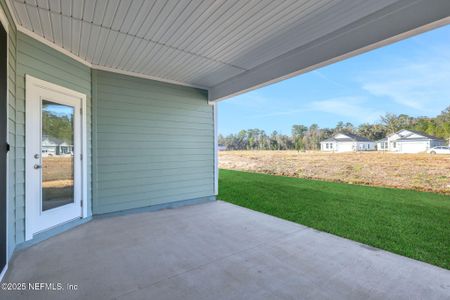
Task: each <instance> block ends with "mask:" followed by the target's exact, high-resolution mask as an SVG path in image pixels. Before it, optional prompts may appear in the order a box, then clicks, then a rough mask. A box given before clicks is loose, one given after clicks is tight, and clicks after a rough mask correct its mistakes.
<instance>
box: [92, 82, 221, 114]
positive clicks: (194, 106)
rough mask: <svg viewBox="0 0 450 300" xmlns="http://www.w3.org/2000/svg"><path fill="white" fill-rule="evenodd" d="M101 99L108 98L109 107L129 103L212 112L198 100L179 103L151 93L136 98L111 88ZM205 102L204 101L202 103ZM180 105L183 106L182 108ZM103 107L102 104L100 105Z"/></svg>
mask: <svg viewBox="0 0 450 300" xmlns="http://www.w3.org/2000/svg"><path fill="white" fill-rule="evenodd" d="M98 96H99V97H107V98H108V105H114V104H115V102H119V105H121V104H124V103H127V104H129V105H132V106H141V107H147V106H148V105H149V104H152V106H154V107H162V108H172V109H175V110H178V109H181V110H193V111H202V112H211V111H212V108H211V106H199V105H198V100H197V101H195V102H193V103H192V102H184V101H177V99H176V98H175V99H167V98H166V99H164V98H160V97H159V98H158V97H156V96H154V95H151V94H150V93H145V95H143V96H136V95H134V96H133V95H130V94H126V93H124V91H123V90H120V91H117V92H116V93H114V92H113V91H111V88H108V89H107V90H105V91H102V92H101V93H100V92H99V93H98ZM202 102H203V101H202ZM180 103H181V104H182V106H181V107H180ZM100 105H102V103H100Z"/></svg>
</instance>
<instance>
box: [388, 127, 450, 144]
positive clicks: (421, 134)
mask: <svg viewBox="0 0 450 300" xmlns="http://www.w3.org/2000/svg"><path fill="white" fill-rule="evenodd" d="M402 131H409V132H410V133H409V134H406V135H403V136H401V138H399V139H397V141H405V140H407V141H408V140H411V139H408V137H409V136H411V135H413V134H416V135H420V136H422V137H421V138H413V139H414V140H420V139H422V140H424V139H425V140H443V139H441V138H439V137H437V136H433V135H429V134H426V133H425V132H422V131H417V130H410V129H402V130H399V131H397V132H396V133H393V134H391V135H390V136H392V135H395V134H399V133H400V132H402Z"/></svg>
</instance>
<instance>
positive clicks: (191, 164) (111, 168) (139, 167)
mask: <svg viewBox="0 0 450 300" xmlns="http://www.w3.org/2000/svg"><path fill="white" fill-rule="evenodd" d="M98 166H99V167H101V170H102V171H100V172H99V174H102V173H103V172H104V173H107V172H126V171H133V170H134V171H145V170H149V169H154V170H164V169H166V168H167V169H171V168H172V169H176V168H180V169H184V168H187V169H192V168H197V167H198V168H201V167H211V168H212V167H213V166H214V164H213V162H212V161H211V160H194V161H190V160H189V161H173V162H159V161H153V162H150V163H128V164H122V163H120V162H117V163H115V164H109V165H107V164H102V165H100V164H98Z"/></svg>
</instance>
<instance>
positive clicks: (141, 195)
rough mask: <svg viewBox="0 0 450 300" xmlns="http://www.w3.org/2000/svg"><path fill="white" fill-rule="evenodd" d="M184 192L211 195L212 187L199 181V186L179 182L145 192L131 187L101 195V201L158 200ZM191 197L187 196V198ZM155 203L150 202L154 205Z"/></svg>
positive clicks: (112, 202)
mask: <svg viewBox="0 0 450 300" xmlns="http://www.w3.org/2000/svg"><path fill="white" fill-rule="evenodd" d="M184 193H186V194H189V193H200V194H201V195H199V197H201V196H211V193H212V189H211V190H210V189H208V188H205V183H199V184H198V185H197V186H195V185H192V184H191V183H189V182H177V183H175V184H172V185H162V184H161V185H157V186H156V187H155V188H149V189H148V190H147V191H144V192H135V191H133V190H132V189H130V190H129V191H127V192H124V193H121V194H119V195H117V194H116V195H112V196H105V197H99V198H98V201H99V203H106V204H115V203H118V202H121V203H124V202H135V201H140V200H145V199H148V200H149V201H150V202H156V201H157V200H158V198H159V197H165V196H171V195H174V196H175V195H183V194H184ZM208 193H209V194H208ZM188 199H189V198H188V197H186V198H185V200H188ZM152 204H153V203H150V205H152Z"/></svg>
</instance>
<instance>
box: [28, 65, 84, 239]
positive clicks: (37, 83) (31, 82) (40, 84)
mask: <svg viewBox="0 0 450 300" xmlns="http://www.w3.org/2000/svg"><path fill="white" fill-rule="evenodd" d="M25 86H26V91H25V99H26V100H25V104H26V111H30V110H31V107H32V102H31V101H27V100H28V99H32V97H33V95H34V93H35V91H36V88H41V89H46V90H49V91H53V92H57V93H61V94H65V95H67V96H70V97H73V98H77V99H80V100H81V112H82V113H81V155H82V158H83V159H82V161H81V181H82V183H81V189H82V190H81V201H82V210H81V217H82V218H86V217H87V215H88V213H87V203H86V201H87V199H88V197H87V185H88V182H87V159H86V153H87V122H86V121H87V119H86V95H85V94H83V93H79V92H76V91H73V90H71V89H68V88H65V87H62V86H59V85H56V84H53V83H50V82H47V81H44V80H41V79H37V78H35V77H32V76H30V75H28V74H27V75H26V76H25ZM33 130H35V128H33V124H29V122H26V124H25V145H27V143H29V142H30V141H29V138H28V137H29V136H31V134H32V132H33ZM30 148H31V147H28V146H27V147H26V156H25V165H26V170H28V169H30V164H34V162H33V161H31V160H30V159H29V158H30V157H32V156H33V153H32V151H31V149H30ZM25 178H26V179H25V190H26V195H28V194H30V193H31V190H30V189H31V187H30V184H29V182H31V180H32V174H29V172H26V176H25ZM32 201H33V200H32V199H30V198H29V197H25V240H27V241H28V240H31V239H32V238H33V234H34V233H35V232H33V223H32V222H33V220H32V217H31V216H32V215H33V211H32V210H33V207H34V205H33V203H32Z"/></svg>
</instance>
